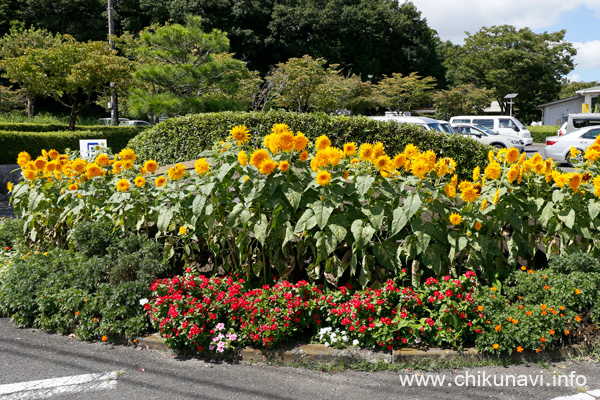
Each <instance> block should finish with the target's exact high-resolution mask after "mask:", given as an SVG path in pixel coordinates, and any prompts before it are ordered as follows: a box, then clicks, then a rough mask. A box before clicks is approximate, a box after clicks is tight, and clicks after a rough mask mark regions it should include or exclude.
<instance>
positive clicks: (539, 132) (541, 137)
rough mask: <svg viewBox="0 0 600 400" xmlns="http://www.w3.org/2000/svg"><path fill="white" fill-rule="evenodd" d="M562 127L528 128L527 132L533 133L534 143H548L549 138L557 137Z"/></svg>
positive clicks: (543, 126)
mask: <svg viewBox="0 0 600 400" xmlns="http://www.w3.org/2000/svg"><path fill="white" fill-rule="evenodd" d="M558 128H560V126H558V125H542V126H528V127H527V130H529V132H531V137H532V138H533V142H534V143H546V138H547V137H548V136H556V135H557V133H556V131H558Z"/></svg>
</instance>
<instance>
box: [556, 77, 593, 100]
mask: <svg viewBox="0 0 600 400" xmlns="http://www.w3.org/2000/svg"><path fill="white" fill-rule="evenodd" d="M595 86H600V82H598V81H592V82H569V81H568V80H567V79H563V81H562V82H561V88H560V93H559V95H558V98H559V99H566V98H567V97H572V96H576V95H577V93H576V92H577V91H578V90H583V89H588V88H591V87H595Z"/></svg>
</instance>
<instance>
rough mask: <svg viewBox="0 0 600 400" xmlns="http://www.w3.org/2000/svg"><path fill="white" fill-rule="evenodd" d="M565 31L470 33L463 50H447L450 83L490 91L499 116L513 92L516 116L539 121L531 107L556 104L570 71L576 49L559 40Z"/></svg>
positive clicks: (497, 28)
mask: <svg viewBox="0 0 600 400" xmlns="http://www.w3.org/2000/svg"><path fill="white" fill-rule="evenodd" d="M565 33H566V31H564V30H562V31H559V32H554V33H547V32H544V33H540V34H536V33H534V32H532V31H531V30H530V29H529V28H523V29H519V30H517V29H516V28H515V27H514V26H510V25H502V26H493V27H491V28H482V29H481V30H480V31H479V32H477V33H474V34H470V33H469V34H468V35H467V38H466V39H465V44H464V46H462V47H454V48H447V49H446V50H447V54H449V55H451V57H449V58H447V60H448V61H447V62H446V66H447V67H448V76H449V78H450V79H449V80H450V81H451V82H452V83H453V84H468V83H472V84H474V85H475V86H477V87H480V88H487V89H490V90H492V92H493V95H494V97H495V99H496V100H497V101H498V103H499V104H500V107H501V109H502V111H503V112H505V111H506V110H507V108H506V102H505V100H504V96H506V95H507V94H509V93H518V94H519V95H518V97H517V99H516V107H517V110H518V114H519V116H520V117H522V118H523V119H524V120H529V119H532V118H536V117H537V118H539V116H538V114H539V111H538V110H536V105H538V104H541V103H544V102H547V101H551V100H555V99H556V98H557V97H558V94H559V92H560V89H561V84H560V81H561V78H562V77H564V76H565V75H566V74H568V73H569V72H570V71H572V70H573V67H574V63H573V57H574V56H575V54H576V50H575V48H574V47H573V45H572V44H571V43H569V42H567V41H565V40H564V36H565Z"/></svg>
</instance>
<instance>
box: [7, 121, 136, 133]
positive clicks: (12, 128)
mask: <svg viewBox="0 0 600 400" xmlns="http://www.w3.org/2000/svg"><path fill="white" fill-rule="evenodd" d="M68 128H69V126H68V124H39V123H37V124H36V123H34V124H27V123H25V124H24V123H13V122H0V131H8V132H64V131H67V129H68ZM144 129H146V127H143V126H106V125H75V132H80V131H90V132H114V131H117V132H140V131H143V130H144Z"/></svg>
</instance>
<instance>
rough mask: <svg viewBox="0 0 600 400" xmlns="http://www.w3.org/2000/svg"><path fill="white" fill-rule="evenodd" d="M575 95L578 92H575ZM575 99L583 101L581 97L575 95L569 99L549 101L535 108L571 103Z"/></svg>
mask: <svg viewBox="0 0 600 400" xmlns="http://www.w3.org/2000/svg"><path fill="white" fill-rule="evenodd" d="M577 93H579V92H577ZM576 99H582V100H583V97H581V96H579V95H577V96H571V97H567V98H564V99H559V100H554V101H551V102H549V103H544V104H540V105H538V106H536V107H537V108H542V107H546V106H552V105H554V104H560V103H566V102H569V101H572V100H576Z"/></svg>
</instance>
